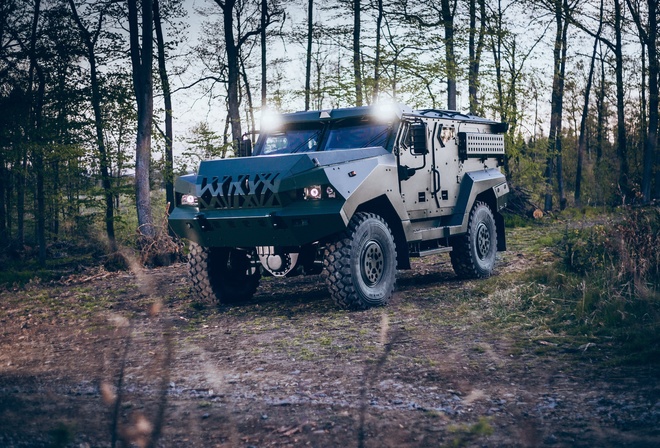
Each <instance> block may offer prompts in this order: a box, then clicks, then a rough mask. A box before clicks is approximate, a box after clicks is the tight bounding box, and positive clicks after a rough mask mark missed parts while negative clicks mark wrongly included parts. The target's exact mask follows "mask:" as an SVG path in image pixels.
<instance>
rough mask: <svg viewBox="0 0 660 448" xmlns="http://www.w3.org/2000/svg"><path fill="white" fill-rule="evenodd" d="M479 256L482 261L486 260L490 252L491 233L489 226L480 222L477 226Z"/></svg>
mask: <svg viewBox="0 0 660 448" xmlns="http://www.w3.org/2000/svg"><path fill="white" fill-rule="evenodd" d="M476 243H477V256H479V258H480V259H481V260H483V259H485V258H486V257H487V256H488V253H489V252H490V231H489V230H488V226H487V225H486V224H485V223H483V222H480V223H479V225H478V226H477V241H476Z"/></svg>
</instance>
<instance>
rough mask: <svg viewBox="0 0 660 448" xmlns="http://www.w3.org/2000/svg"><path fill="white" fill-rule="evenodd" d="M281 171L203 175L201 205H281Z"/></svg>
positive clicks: (209, 206) (232, 206)
mask: <svg viewBox="0 0 660 448" xmlns="http://www.w3.org/2000/svg"><path fill="white" fill-rule="evenodd" d="M279 177H280V173H265V174H252V175H250V174H242V175H235V176H232V175H227V176H213V177H204V178H203V179H202V183H201V191H200V195H199V208H200V209H229V208H258V207H279V206H281V205H282V203H281V201H280V196H279V194H277V193H276V191H277V187H278V186H279V180H280V179H279Z"/></svg>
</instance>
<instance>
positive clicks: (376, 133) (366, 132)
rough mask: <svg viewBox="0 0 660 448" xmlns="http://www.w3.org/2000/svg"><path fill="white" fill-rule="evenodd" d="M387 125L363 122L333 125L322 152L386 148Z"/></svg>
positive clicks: (389, 127) (388, 128)
mask: <svg viewBox="0 0 660 448" xmlns="http://www.w3.org/2000/svg"><path fill="white" fill-rule="evenodd" d="M390 129H391V126H389V125H387V124H374V123H364V122H353V123H351V122H349V123H342V122H337V123H334V124H333V125H332V126H331V128H330V132H329V133H328V139H327V140H326V142H325V145H324V148H323V149H324V151H331V150H333V149H350V148H369V147H372V146H383V147H384V146H386V145H387V138H388V137H389V130H390Z"/></svg>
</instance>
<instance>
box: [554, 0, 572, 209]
mask: <svg viewBox="0 0 660 448" xmlns="http://www.w3.org/2000/svg"><path fill="white" fill-rule="evenodd" d="M562 7H563V13H564V14H566V15H568V14H569V9H568V3H567V0H564V1H563V3H562ZM568 23H569V19H568V18H566V19H565V21H564V24H563V32H562V37H561V46H562V50H561V64H560V67H561V69H560V75H559V92H560V94H559V105H558V107H559V123H558V125H559V138H558V139H557V146H556V151H557V190H558V193H559V209H560V210H564V209H565V208H566V192H565V191H564V165H563V158H562V157H563V156H562V146H563V145H562V143H563V142H562V135H561V134H562V131H561V129H562V115H563V110H564V106H563V103H564V80H565V79H566V52H567V49H568V43H567V36H568Z"/></svg>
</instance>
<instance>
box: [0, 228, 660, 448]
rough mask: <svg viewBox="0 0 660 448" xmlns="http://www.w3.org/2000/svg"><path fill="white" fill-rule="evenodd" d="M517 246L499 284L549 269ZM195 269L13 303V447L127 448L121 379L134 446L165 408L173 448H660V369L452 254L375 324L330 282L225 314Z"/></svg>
mask: <svg viewBox="0 0 660 448" xmlns="http://www.w3.org/2000/svg"><path fill="white" fill-rule="evenodd" d="M510 241H511V238H510ZM512 249H513V250H511V251H509V252H507V253H506V254H504V255H503V258H502V260H500V264H499V267H498V269H497V271H498V276H499V277H500V279H502V278H504V279H506V278H509V276H510V277H511V278H512V279H515V278H516V276H515V272H517V271H520V270H523V269H526V268H527V266H528V265H529V264H531V263H534V262H537V260H536V259H534V260H532V256H531V255H530V254H529V253H527V252H526V251H525V250H524V249H522V248H520V247H515V243H514V247H513V248H512ZM184 271H185V267H184V266H183V265H175V266H171V267H167V268H160V269H154V270H149V271H144V272H143V273H139V274H138V275H135V274H132V273H112V274H109V273H103V272H98V273H95V274H94V276H92V274H87V275H81V276H77V277H74V278H71V279H69V282H68V283H69V284H52V285H38V284H37V285H29V286H27V287H26V288H23V289H20V290H12V291H4V292H1V293H0V328H1V330H0V331H1V333H2V339H1V340H0V446H3V447H13V446H26V447H35V446H76V447H78V446H110V445H111V442H112V436H111V434H112V430H111V427H112V422H113V412H114V410H115V408H114V406H113V404H112V403H115V401H113V400H114V398H115V396H114V394H116V393H117V388H116V386H117V385H118V383H119V381H120V376H121V377H122V380H121V381H122V386H121V388H120V389H119V393H120V395H121V396H120V397H119V407H118V408H117V410H118V414H117V415H118V417H117V419H116V421H117V423H118V426H119V428H118V434H120V436H121V437H123V438H125V439H126V440H131V441H132V442H133V443H134V444H135V445H136V446H139V445H140V443H142V441H144V440H145V439H144V438H143V437H142V436H141V435H142V434H146V433H150V432H151V431H152V430H153V429H154V425H156V429H158V424H157V422H158V421H159V419H158V413H159V411H163V419H162V422H163V424H162V428H161V429H162V431H161V437H160V445H161V446H167V447H170V446H181V447H189V446H195V447H210V446H227V447H249V446H254V447H265V446H314V447H335V446H345V447H351V446H366V447H408V446H409V447H422V446H493V447H495V446H529V447H533V446H612V447H614V446H649V447H651V446H660V429H658V428H660V384H658V381H657V380H658V372H657V369H652V368H649V367H643V368H642V367H630V368H627V367H616V368H611V367H607V353H606V350H605V349H604V348H603V347H602V346H601V344H599V343H598V344H595V345H593V344H592V345H590V344H587V345H586V346H579V347H578V346H573V345H571V344H564V343H557V342H553V341H555V340H554V339H552V337H551V336H552V335H548V338H547V340H545V339H544V338H542V337H539V334H538V332H535V331H534V329H533V328H528V327H526V326H525V325H524V321H521V322H523V323H520V324H516V323H514V324H508V325H507V326H506V327H504V326H502V325H501V324H499V323H498V322H501V321H502V319H501V318H497V316H495V314H494V313H495V311H494V310H493V308H492V306H491V296H490V294H489V292H486V290H487V287H488V285H491V284H496V283H495V281H497V279H492V280H488V281H487V282H492V283H486V282H484V281H474V282H459V281H457V280H456V279H455V276H454V274H453V271H452V270H451V266H450V265H449V263H448V257H447V258H445V257H437V258H436V257H432V258H428V259H424V260H422V261H421V262H418V263H416V269H414V270H413V271H407V272H402V273H400V276H399V279H398V288H397V291H398V292H397V294H396V296H395V298H394V299H393V300H392V302H391V303H390V305H389V306H388V307H387V308H384V309H373V310H369V311H366V312H345V311H339V310H337V309H336V308H335V306H334V304H333V303H332V302H331V299H330V297H329V295H328V293H327V292H326V290H325V287H324V285H323V284H321V281H320V278H319V277H308V278H291V279H286V280H283V281H278V280H275V279H264V280H263V281H262V286H261V287H260V289H259V291H258V293H257V295H256V296H255V298H254V299H253V300H252V301H250V302H249V303H246V304H242V305H238V306H232V307H221V308H219V309H218V308H216V307H214V306H213V305H211V304H203V303H198V302H196V301H195V299H194V298H193V297H191V296H190V294H189V292H188V287H187V280H186V278H185V275H184ZM65 283H66V282H65ZM517 287H524V285H516V284H515V283H512V284H511V285H510V288H511V291H510V294H512V297H513V296H515V294H516V288H517ZM158 303H160V304H162V306H161V305H158ZM154 304H156V305H154ZM601 348H603V350H605V352H604V351H603V350H601ZM168 354H169V359H168ZM163 403H164V404H163Z"/></svg>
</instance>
